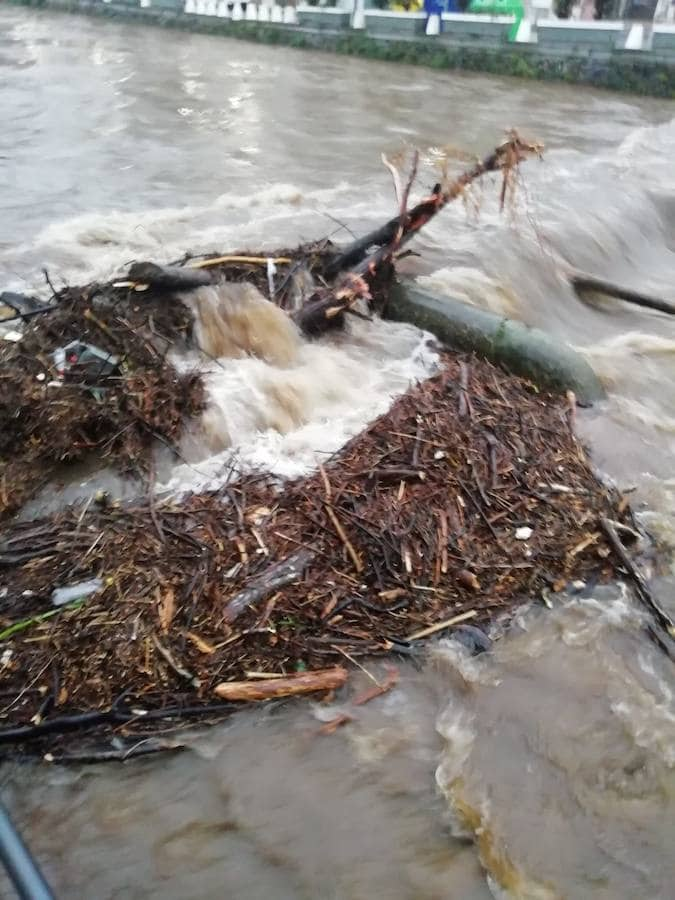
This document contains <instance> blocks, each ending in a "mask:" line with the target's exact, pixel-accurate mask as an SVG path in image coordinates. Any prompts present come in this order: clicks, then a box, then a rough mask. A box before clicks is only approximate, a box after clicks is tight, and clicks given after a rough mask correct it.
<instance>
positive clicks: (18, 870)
mask: <svg viewBox="0 0 675 900" xmlns="http://www.w3.org/2000/svg"><path fill="white" fill-rule="evenodd" d="M0 860H2V864H3V865H4V867H5V869H6V870H7V874H8V875H9V877H10V880H11V882H12V884H13V885H14V887H15V888H16V892H17V894H18V895H19V897H20V898H21V900H54V895H53V894H52V892H51V891H50V889H49V886H48V885H47V882H46V881H45V880H44V877H43V875H42V872H40V870H39V869H38V867H37V863H36V862H35V860H34V859H33V857H32V856H31V854H30V851H29V850H28V847H26V845H25V844H24V842H23V841H22V839H21V836H20V835H19V833H18V831H17V830H16V828H15V827H14V825H13V824H12V820H11V819H10V817H9V814H8V813H7V810H6V809H5V807H4V806H3V805H2V804H1V803H0Z"/></svg>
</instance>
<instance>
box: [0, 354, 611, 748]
mask: <svg viewBox="0 0 675 900" xmlns="http://www.w3.org/2000/svg"><path fill="white" fill-rule="evenodd" d="M570 414H571V412H570V409H569V405H568V402H567V401H566V400H564V399H560V398H558V399H556V398H552V397H550V396H542V395H541V394H539V393H538V392H537V391H536V389H534V388H533V387H532V386H531V385H529V384H528V383H527V382H524V381H522V380H519V379H517V378H514V377H513V376H510V375H506V374H504V373H503V372H501V371H500V370H498V369H496V368H495V367H493V366H492V365H490V364H489V363H487V362H484V361H480V360H477V359H473V358H464V357H457V356H454V355H446V356H445V357H444V359H443V369H442V371H441V372H440V374H439V375H438V376H436V377H435V378H433V379H431V380H429V381H428V382H425V383H423V384H421V385H419V386H417V387H415V388H414V389H413V390H411V391H410V392H409V393H408V394H406V395H405V396H403V397H402V398H400V399H399V400H398V401H397V402H396V403H395V404H394V406H393V407H392V409H391V410H390V411H389V412H388V413H387V414H386V415H384V416H382V417H381V418H380V419H378V420H377V421H375V422H374V423H373V424H372V425H371V426H370V427H369V428H368V429H367V430H366V431H365V432H364V433H362V434H360V435H359V436H357V437H356V438H355V439H353V440H352V441H351V442H350V444H348V445H347V446H346V447H345V448H344V449H343V450H342V451H341V452H340V453H339V454H337V455H336V457H335V458H334V459H333V460H332V461H330V462H329V463H328V464H326V465H325V467H323V468H322V469H321V470H320V471H319V472H317V473H316V474H315V475H313V476H311V477H309V478H306V479H303V480H300V481H297V482H295V483H292V484H290V485H285V486H284V487H283V489H282V487H281V486H280V485H279V484H277V483H273V482H271V481H270V480H269V478H267V477H263V476H260V475H258V476H253V475H249V476H246V477H242V479H241V480H240V481H238V482H237V483H235V484H230V485H229V486H228V487H227V488H226V489H224V490H223V491H222V492H220V493H218V494H208V495H199V496H197V495H193V496H189V497H187V498H184V499H182V500H181V501H180V502H177V501H175V500H172V499H164V500H161V499H160V498H154V499H146V500H145V501H143V502H137V503H133V504H131V505H114V504H106V503H105V502H103V503H101V502H98V503H97V502H92V503H90V504H89V505H86V506H83V507H71V508H69V509H67V510H65V511H63V512H60V513H58V514H55V515H52V516H50V517H48V518H44V519H41V520H38V521H32V522H23V523H19V524H15V525H14V526H12V527H11V528H9V529H7V530H6V531H5V533H4V535H3V539H2V543H1V544H0V567H1V569H2V585H3V589H2V599H0V617H1V621H0V667H1V669H2V708H0V722H1V723H2V727H0V743H4V744H8V743H12V744H18V745H20V746H21V747H23V748H24V749H25V748H26V747H27V746H29V745H31V746H35V747H36V748H38V749H39V750H40V751H41V752H44V751H45V749H48V750H49V751H50V752H56V753H58V752H59V751H60V750H63V748H64V746H66V745H68V746H70V747H71V748H72V746H73V745H74V744H77V743H78V742H81V741H82V732H83V731H87V730H91V729H94V728H96V729H98V731H99V733H100V732H101V731H103V733H105V734H107V735H108V736H110V735H112V734H114V735H116V736H117V737H118V738H123V739H125V740H133V741H138V740H139V739H142V738H143V736H147V735H148V734H150V733H152V732H154V731H155V730H157V729H160V728H161V727H164V728H166V727H167V721H170V722H171V723H172V727H176V726H177V725H178V724H181V723H185V722H188V721H190V719H191V717H193V716H195V715H201V716H204V717H206V718H207V719H208V720H209V721H212V720H215V719H217V718H219V717H223V716H224V715H226V714H228V713H229V711H230V710H231V709H232V704H231V703H228V702H225V703H223V702H222V701H221V700H219V697H227V698H228V699H229V698H231V697H232V696H242V697H246V696H253V695H254V694H255V695H256V696H259V695H260V688H258V689H256V687H255V684H254V683H257V680H258V679H260V678H261V677H263V676H265V678H267V679H269V680H270V681H271V682H272V683H273V682H274V680H275V679H277V678H292V677H293V676H295V675H297V674H298V673H303V674H309V673H312V672H314V671H316V670H318V671H319V672H320V673H323V674H322V675H320V680H319V682H318V684H319V686H321V684H322V683H323V682H322V681H321V678H323V677H324V676H325V677H327V678H328V681H327V682H326V686H330V685H331V684H333V683H334V682H335V683H337V682H339V681H340V679H341V675H340V673H339V672H337V674H336V670H335V667H336V666H337V667H339V666H341V665H345V664H346V663H347V661H348V660H349V661H351V660H354V659H356V658H357V657H363V656H365V655H373V654H391V653H403V654H410V653H412V652H414V648H415V647H416V646H418V641H419V640H420V639H422V638H423V637H425V636H427V635H429V634H432V633H442V632H444V631H446V630H447V629H448V628H450V627H451V626H452V625H453V624H457V623H459V622H462V621H466V622H469V621H470V622H471V623H472V624H474V625H481V624H485V623H489V622H490V621H492V620H493V619H494V618H495V616H497V615H499V614H502V613H508V611H509V610H511V609H513V608H514V607H515V606H516V605H518V604H520V603H522V602H523V601H525V600H528V599H532V598H541V597H545V598H549V599H550V598H552V597H553V596H554V595H555V594H556V592H558V591H561V590H562V589H563V588H564V587H565V586H566V584H567V583H568V581H569V580H571V579H572V578H574V579H579V578H610V577H611V576H612V575H613V574H614V567H613V563H612V556H611V554H610V548H609V545H608V543H607V540H606V538H605V536H604V532H603V530H602V528H601V526H600V522H601V521H602V520H603V519H605V520H606V519H610V520H614V521H617V522H619V523H620V522H621V520H622V519H624V518H625V516H626V514H627V513H626V509H627V505H626V504H625V502H622V501H620V499H619V498H618V497H616V496H614V495H613V494H611V493H609V492H608V491H606V490H605V489H604V488H603V487H602V486H601V485H600V484H599V483H598V481H597V480H596V478H595V477H594V475H593V473H592V471H591V468H590V466H589V463H588V460H587V459H586V456H585V454H584V451H583V449H582V447H581V446H580V445H579V444H578V443H577V441H576V439H575V438H574V435H573V433H572V428H571V423H570ZM619 527H620V526H619ZM93 579H99V581H95V580H94V581H92V580H93ZM83 582H86V583H88V584H84V585H82V584H81V583H83ZM70 585H81V590H80V596H78V597H76V598H75V599H69V598H68V595H66V601H67V602H62V603H61V605H59V606H55V605H54V604H53V592H54V590H55V589H59V588H67V587H68V586H70ZM74 593H77V590H74V591H73V592H71V594H70V595H69V596H70V597H71V598H72V597H73V594H74ZM61 597H62V599H63V595H61ZM326 673H327V674H326ZM336 679H337V682H336ZM239 681H247V682H248V683H249V685H248V686H249V693H248V694H246V692H245V691H244V692H243V693H242V692H241V691H240V690H239V688H238V687H235V688H234V689H233V690H232V689H231V688H228V687H222V686H223V685H229V684H230V683H232V682H239ZM310 681H311V679H310ZM266 683H267V682H265V684H266ZM265 690H268V693H267V696H273V695H274V694H273V693H271V692H270V689H268V688H264V689H263V691H262V692H263V694H264V693H265Z"/></svg>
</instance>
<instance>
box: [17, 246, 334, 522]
mask: <svg viewBox="0 0 675 900" xmlns="http://www.w3.org/2000/svg"><path fill="white" fill-rule="evenodd" d="M327 253H328V248H327V246H326V247H317V246H315V245H310V246H302V247H299V248H296V249H295V250H294V251H292V252H291V253H286V255H284V256H283V257H282V260H283V263H284V266H283V268H284V269H285V275H288V276H289V277H288V278H287V279H286V283H285V284H284V283H283V282H281V281H280V285H279V288H280V289H279V295H278V296H279V299H280V301H284V302H286V301H287V300H288V298H289V297H290V296H291V294H292V289H293V280H292V279H293V273H294V271H295V270H296V269H300V268H302V270H303V272H307V273H309V274H312V273H316V272H317V270H320V269H321V266H322V265H323V264H324V260H327ZM181 262H182V263H184V265H182V266H168V267H160V266H154V265H153V266H152V267H151V268H150V266H151V264H136V265H135V266H132V267H131V270H130V272H131V273H138V274H139V275H149V276H154V278H153V283H152V284H149V285H148V284H147V283H142V282H135V281H124V282H113V283H108V284H105V283H94V284H90V285H86V286H84V287H66V288H64V289H62V290H60V291H56V292H54V295H53V298H52V301H51V304H50V305H49V306H48V307H46V306H42V307H41V311H40V314H38V315H32V314H31V313H30V312H29V313H27V314H26V315H28V316H30V318H28V319H27V320H26V321H25V324H24V330H23V334H22V336H21V340H20V341H16V342H7V341H5V342H1V343H2V346H0V426H1V427H0V517H2V516H6V515H8V514H11V513H14V512H16V511H17V510H18V509H20V507H21V506H22V505H23V504H24V503H25V502H26V500H28V499H29V498H30V497H31V496H32V495H34V494H35V492H36V491H37V490H38V489H39V488H40V487H41V486H42V485H43V484H45V483H46V482H47V481H48V480H49V479H50V478H51V477H53V476H54V473H55V472H56V471H58V467H59V466H60V465H61V464H63V463H69V462H75V461H79V460H86V459H87V458H91V457H92V456H95V457H96V458H97V459H98V460H100V462H101V465H102V466H104V465H106V464H108V465H112V466H114V467H115V468H116V469H118V470H119V471H120V472H121V473H123V474H129V475H136V476H140V478H141V479H143V478H144V477H145V476H147V474H148V472H149V469H150V466H151V460H152V451H153V448H155V447H157V446H158V444H161V445H164V446H168V447H169V448H170V449H172V450H173V451H174V452H176V451H177V445H178V443H179V440H180V437H181V435H182V433H183V430H184V427H185V425H186V423H187V422H189V421H190V420H192V419H194V418H195V417H196V416H198V415H199V414H200V413H201V412H202V410H203V409H204V405H205V402H206V398H205V396H204V390H203V384H202V379H201V377H200V375H199V374H198V372H196V371H188V372H179V371H177V370H176V368H175V365H174V359H173V354H175V353H181V352H184V351H185V350H186V349H187V348H189V347H194V342H193V340H192V330H193V325H194V320H193V314H192V312H191V310H190V309H189V308H188V306H186V305H185V304H184V303H183V302H181V299H180V296H181V294H180V292H181V289H182V290H185V289H186V287H189V286H190V285H191V284H192V282H191V281H190V278H191V277H194V276H195V275H202V276H204V277H205V278H207V279H208V282H209V283H210V282H212V281H215V280H217V279H227V280H228V281H246V282H247V283H250V284H254V285H259V286H260V287H261V288H263V287H264V288H265V290H267V287H266V285H267V265H266V262H267V258H265V257H263V258H259V257H251V256H250V255H242V254H236V255H231V256H228V257H216V258H202V259H196V260H192V261H187V260H183V261H181ZM261 263H262V265H261ZM207 273H208V274H207ZM198 280H199V279H198ZM196 283H197V282H195V284H196ZM200 283H204V282H203V279H202V280H201V281H200ZM193 286H194V285H193ZM19 318H22V316H21V315H19Z"/></svg>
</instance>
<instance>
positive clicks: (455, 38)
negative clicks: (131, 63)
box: [11, 0, 675, 99]
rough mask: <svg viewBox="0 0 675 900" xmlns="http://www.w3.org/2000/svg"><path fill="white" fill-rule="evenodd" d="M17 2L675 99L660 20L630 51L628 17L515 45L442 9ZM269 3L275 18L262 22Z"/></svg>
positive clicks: (490, 24)
mask: <svg viewBox="0 0 675 900" xmlns="http://www.w3.org/2000/svg"><path fill="white" fill-rule="evenodd" d="M11 2H13V3H14V4H15V5H22V6H32V7H40V8H46V9H52V10H61V11H64V12H73V13H83V14H87V15H98V16H104V17H107V18H112V19H118V20H126V21H131V22H136V23H138V24H149V25H155V26H161V27H165V28H180V29H185V30H189V31H195V32H200V33H206V34H214V35H222V36H223V37H230V38H237V39H243V40H250V41H257V42H259V43H263V44H277V45H284V46H289V47H295V48H298V49H312V50H327V51H332V52H335V53H340V54H344V55H347V56H360V57H364V58H367V59H376V60H384V61H387V62H402V63H408V64H413V65H422V66H427V67H430V68H434V69H449V70H460V71H473V72H486V73H489V74H493V75H506V76H516V77H519V78H527V79H536V80H541V81H563V82H568V83H574V84H589V85H593V86H595V87H601V88H608V89H611V90H615V91H622V92H627V93H636V94H645V95H651V96H656V97H665V98H671V99H675V27H671V26H660V27H659V28H658V30H657V29H656V27H655V29H654V31H653V33H652V34H651V35H650V39H649V41H648V42H647V41H646V42H645V45H644V47H642V48H641V49H628V48H627V46H626V45H627V43H630V41H629V40H628V34H629V26H625V27H624V25H623V24H622V23H614V24H616V25H617V26H620V28H619V27H616V28H609V27H604V28H601V29H600V28H593V27H589V25H590V26H593V25H600V24H601V23H583V25H582V23H569V22H567V23H560V22H558V24H557V25H555V24H553V23H549V24H548V25H547V24H546V23H545V22H540V23H539V24H538V26H537V27H538V30H539V31H540V32H541V35H539V36H537V35H536V34H535V35H534V37H533V39H531V40H529V41H522V42H511V41H509V40H508V38H507V32H508V29H507V28H505V27H503V28H499V26H500V25H502V26H505V25H508V23H500V22H497V21H495V20H490V19H489V18H487V17H482V18H485V21H483V22H476V23H475V25H474V26H473V27H462V28H458V27H457V26H459V25H467V26H468V25H470V22H464V19H466V18H467V17H459V18H457V21H455V20H454V18H453V17H449V16H445V15H444V16H443V17H442V19H443V21H442V22H440V24H439V29H440V30H439V33H438V34H427V33H426V31H429V30H430V29H429V28H428V24H429V23H428V21H427V17H426V15H425V14H422V13H409V14H406V13H386V12H383V11H381V10H366V12H365V15H364V16H363V19H364V27H363V28H359V29H356V28H353V27H352V21H351V20H352V17H351V15H350V14H349V13H345V11H344V10H335V9H330V10H327V9H325V8H321V7H303V6H299V7H297V8H296V7H286V8H285V12H284V11H282V14H281V18H282V21H273V20H272V19H273V17H274V9H275V7H272V12H271V13H270V8H269V7H263V6H260V7H258V6H256V5H255V4H251V3H249V4H247V7H248V8H247V9H246V10H245V9H244V7H243V5H242V4H241V3H232V2H217V0H186V2H183V0H111V2H105V0H11ZM263 9H266V10H267V12H266V13H265V17H269V18H265V19H263V12H262V11H263ZM277 9H279V10H281V7H277ZM186 10H188V11H186ZM254 15H255V19H254V18H253V16H254ZM473 18H474V19H476V18H477V17H473ZM284 19H285V21H284ZM460 20H461V21H460ZM555 21H556V22H557V20H555ZM611 24H612V23H605V26H609V25H611ZM434 30H435V29H434ZM547 30H548V32H549V33H546V32H547ZM498 32H499V33H498ZM542 38H543V39H542Z"/></svg>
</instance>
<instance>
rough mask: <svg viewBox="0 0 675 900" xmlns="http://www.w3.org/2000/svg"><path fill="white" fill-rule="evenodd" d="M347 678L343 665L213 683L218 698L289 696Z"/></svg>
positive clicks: (339, 684)
mask: <svg viewBox="0 0 675 900" xmlns="http://www.w3.org/2000/svg"><path fill="white" fill-rule="evenodd" d="M346 680H347V670H346V669H344V668H343V667H342V666H335V667H334V668H332V669H318V670H317V671H316V672H300V673H299V674H297V675H289V676H288V678H269V679H266V680H264V681H224V682H223V683H222V684H218V685H216V687H215V688H214V692H215V694H216V695H217V696H218V697H220V698H221V700H244V701H251V700H272V699H274V698H275V697H291V696H293V695H295V694H312V693H314V692H315V691H334V690H337V688H340V687H342V685H343V684H344V683H345V681H346Z"/></svg>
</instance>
